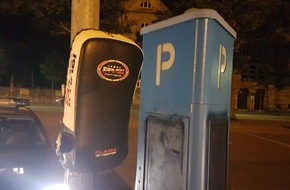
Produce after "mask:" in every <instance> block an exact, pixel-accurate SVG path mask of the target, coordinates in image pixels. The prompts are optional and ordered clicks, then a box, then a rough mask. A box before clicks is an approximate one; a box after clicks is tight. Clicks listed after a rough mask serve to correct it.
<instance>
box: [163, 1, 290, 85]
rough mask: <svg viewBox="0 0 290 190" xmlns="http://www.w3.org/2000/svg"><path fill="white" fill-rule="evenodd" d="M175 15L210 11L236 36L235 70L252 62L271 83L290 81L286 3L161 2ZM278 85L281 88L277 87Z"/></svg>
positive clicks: (287, 7)
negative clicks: (231, 28)
mask: <svg viewBox="0 0 290 190" xmlns="http://www.w3.org/2000/svg"><path fill="white" fill-rule="evenodd" d="M162 1H163V2H164V4H165V5H167V6H168V8H169V9H170V10H171V11H172V12H173V14H174V15H176V14H181V13H183V12H184V11H185V10H187V9H189V8H192V7H195V8H211V9H215V10H217V12H218V13H219V14H221V16H222V17H223V18H224V19H225V20H226V21H227V22H228V23H229V24H230V25H231V26H232V27H233V28H234V30H235V31H236V32H237V39H236V40H235V47H234V50H235V56H234V67H235V68H236V69H238V70H240V69H241V68H242V67H243V66H244V65H245V64H247V63H248V62H249V61H254V62H258V63H259V64H262V65H263V67H264V68H266V70H268V73H267V74H268V75H271V76H276V77H275V78H276V79H275V80H273V79H271V82H273V81H278V83H279V82H281V78H285V77H290V76H289V75H290V74H289V70H287V64H288V60H289V59H290V58H289V55H288V54H289V53H288V52H289V43H290V40H289V39H290V31H289V26H290V17H289V12H290V3H289V1H287V0H268V1H265V0H211V1H210V0H204V1H202V0H199V1H197V0H181V1H174V0H162ZM276 85H279V84H277V83H276Z"/></svg>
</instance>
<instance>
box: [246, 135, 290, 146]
mask: <svg viewBox="0 0 290 190" xmlns="http://www.w3.org/2000/svg"><path fill="white" fill-rule="evenodd" d="M243 134H245V135H248V136H252V137H256V138H259V139H263V140H265V141H269V142H272V143H276V144H279V145H282V146H286V147H288V148H290V145H289V144H286V143H281V142H279V141H274V140H272V139H268V138H265V137H261V136H259V135H253V134H251V133H243Z"/></svg>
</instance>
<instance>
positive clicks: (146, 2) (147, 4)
mask: <svg viewBox="0 0 290 190" xmlns="http://www.w3.org/2000/svg"><path fill="white" fill-rule="evenodd" d="M140 7H141V8H146V9H151V8H152V5H151V3H150V0H142V2H141V3H140Z"/></svg>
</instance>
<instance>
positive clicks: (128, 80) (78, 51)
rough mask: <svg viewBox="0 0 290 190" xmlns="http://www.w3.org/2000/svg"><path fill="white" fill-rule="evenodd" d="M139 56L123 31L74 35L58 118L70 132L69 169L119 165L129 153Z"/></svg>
mask: <svg viewBox="0 0 290 190" xmlns="http://www.w3.org/2000/svg"><path fill="white" fill-rule="evenodd" d="M142 61H143V53H142V50H141V49H140V47H139V46H138V45H136V44H135V43H134V42H133V41H131V40H129V39H127V38H125V37H123V36H122V35H116V34H109V33H106V32H102V31H96V30H84V31H82V32H80V33H79V34H78V35H77V36H76V37H75V39H74V41H73V44H72V49H71V55H70V60H69V66H68V73H67V84H66V90H65V102H64V117H63V123H64V125H65V126H66V128H67V129H68V131H70V132H71V133H72V134H73V135H74V137H75V142H74V149H73V151H72V152H70V153H68V154H70V156H68V155H67V156H66V159H67V160H66V162H71V165H72V167H73V168H70V169H73V170H77V171H83V172H96V171H103V170H107V169H112V168H114V167H116V166H118V165H119V164H120V163H121V162H122V161H123V160H124V159H125V158H126V156H127V153H128V124H129V119H130V109H131V105H132V100H133V95H134V91H135V86H136V82H137V80H138V77H139V72H140V68H141V65H142Z"/></svg>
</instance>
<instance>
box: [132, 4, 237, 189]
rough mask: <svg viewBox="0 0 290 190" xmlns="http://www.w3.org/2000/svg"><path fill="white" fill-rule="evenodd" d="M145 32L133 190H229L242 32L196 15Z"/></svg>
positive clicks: (208, 13) (200, 12) (202, 12)
mask: <svg viewBox="0 0 290 190" xmlns="http://www.w3.org/2000/svg"><path fill="white" fill-rule="evenodd" d="M141 33H142V35H143V51H144V55H145V57H144V64H143V68H142V73H141V74H142V75H141V76H142V78H141V81H142V82H141V95H140V97H141V100H140V118H139V130H138V131H139V132H138V155H137V167H136V183H135V190H157V189H158V190H162V189H164V190H177V189H179V190H225V189H226V188H227V157H228V131H229V117H230V99H231V97H230V94H231V77H232V65H233V46H234V39H235V38H236V32H235V31H234V30H233V29H232V28H231V27H230V26H229V24H227V22H226V21H225V20H224V19H223V18H222V17H221V16H220V15H219V14H218V13H217V12H216V11H214V10H210V9H191V10H189V11H187V12H185V13H184V14H182V15H180V16H176V17H173V18H171V19H168V20H164V21H161V22H158V23H155V24H152V25H149V26H147V27H144V28H142V30H141Z"/></svg>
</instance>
